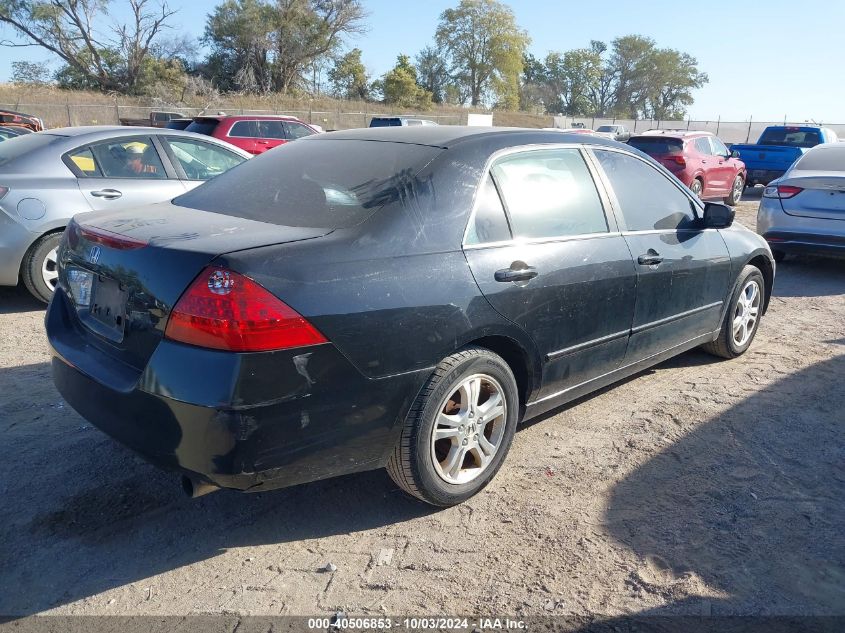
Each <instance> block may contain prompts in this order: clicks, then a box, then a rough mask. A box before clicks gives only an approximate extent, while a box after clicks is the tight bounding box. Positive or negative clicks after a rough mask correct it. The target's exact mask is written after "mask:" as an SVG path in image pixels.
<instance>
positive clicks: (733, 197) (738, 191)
mask: <svg viewBox="0 0 845 633" xmlns="http://www.w3.org/2000/svg"><path fill="white" fill-rule="evenodd" d="M743 191H745V179H744V178H743V177H742V175H740V174H737V176H736V178H734V181H733V184H732V185H731V193H730V194H729V195H728V197H727V198H725V204H726V205H728V206H731V207H735V206H736V205H738V204H739V201H740V200H741V199H742V192H743Z"/></svg>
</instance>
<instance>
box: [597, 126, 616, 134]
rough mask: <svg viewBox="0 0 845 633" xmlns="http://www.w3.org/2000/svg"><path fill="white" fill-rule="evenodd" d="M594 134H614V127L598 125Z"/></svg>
mask: <svg viewBox="0 0 845 633" xmlns="http://www.w3.org/2000/svg"><path fill="white" fill-rule="evenodd" d="M596 132H613V133H614V134H615V133H616V127H615V126H613V125H600V126H599V129H597V130H596Z"/></svg>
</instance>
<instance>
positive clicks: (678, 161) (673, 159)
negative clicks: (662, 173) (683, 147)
mask: <svg viewBox="0 0 845 633" xmlns="http://www.w3.org/2000/svg"><path fill="white" fill-rule="evenodd" d="M664 160H666V161H667V162H670V163H674V164H675V165H678V166H679V167H686V166H687V160H686V159H685V158H684V157H683V156H681V155H680V154H676V155H670V156H665V157H664Z"/></svg>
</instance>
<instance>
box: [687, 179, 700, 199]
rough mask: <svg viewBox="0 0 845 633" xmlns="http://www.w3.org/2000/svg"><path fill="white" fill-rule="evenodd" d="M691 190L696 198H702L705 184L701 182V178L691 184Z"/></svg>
mask: <svg viewBox="0 0 845 633" xmlns="http://www.w3.org/2000/svg"><path fill="white" fill-rule="evenodd" d="M689 188H690V190H691V191H692V192H693V193H694V194H695V195H696V197H698V198H701V192H702V191H704V183H703V182H702V181H701V178H695V179H693V181H692V182H691V183H690V186H689Z"/></svg>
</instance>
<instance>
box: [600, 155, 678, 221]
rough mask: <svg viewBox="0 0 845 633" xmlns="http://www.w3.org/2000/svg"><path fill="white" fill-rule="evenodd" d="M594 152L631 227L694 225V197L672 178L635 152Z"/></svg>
mask: <svg viewBox="0 0 845 633" xmlns="http://www.w3.org/2000/svg"><path fill="white" fill-rule="evenodd" d="M595 153H596V157H597V158H598V159H599V163H600V164H601V166H602V168H603V169H604V171H605V173H606V174H607V177H608V179H609V180H610V184H611V186H612V187H613V190H614V191H615V192H616V198H617V199H618V200H619V205H620V206H621V207H622V215H623V216H624V217H625V224H627V226H628V230H629V231H654V230H680V229H691V228H695V227H694V224H693V223H694V221H695V215H694V214H693V211H692V201H691V200H690V199H689V198H688V197H687V196H686V195H684V193H683V192H682V191H681V190H680V189H679V188H678V187H677V186H676V185H675V184H674V183H673V182H672V181H671V180H669V178H667V177H666V176H664V175H663V174H662V173H660V172H659V171H657V170H656V169H655V168H653V167H652V166H650V165H648V164H647V163H646V162H645V161H642V160H640V159H638V158H635V157H633V156H629V155H627V154H622V153H621V152H609V151H606V150H595Z"/></svg>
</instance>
